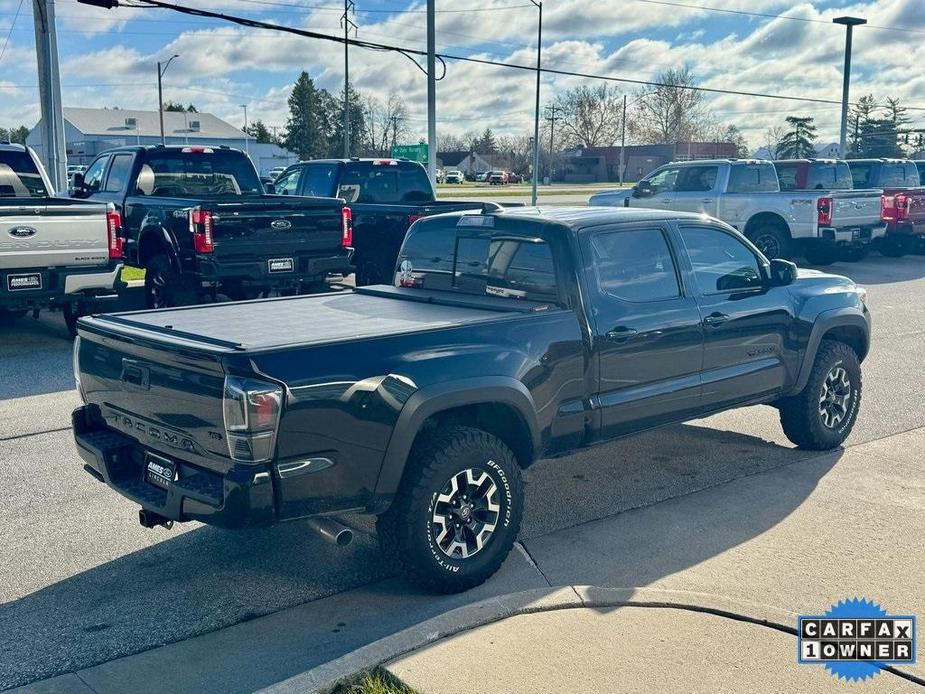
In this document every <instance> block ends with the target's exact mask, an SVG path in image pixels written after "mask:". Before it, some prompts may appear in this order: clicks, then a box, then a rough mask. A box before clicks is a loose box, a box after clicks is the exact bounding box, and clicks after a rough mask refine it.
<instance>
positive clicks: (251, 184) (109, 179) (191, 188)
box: [73, 145, 353, 308]
mask: <svg viewBox="0 0 925 694" xmlns="http://www.w3.org/2000/svg"><path fill="white" fill-rule="evenodd" d="M74 179H75V180H74V186H73V188H74V195H75V197H80V198H91V199H93V200H104V201H106V202H111V203H114V204H115V206H116V209H117V211H118V212H120V213H121V215H122V224H123V227H122V229H123V231H122V234H123V236H124V253H125V261H126V264H128V265H134V266H136V267H140V268H144V269H145V294H146V298H147V305H148V306H149V307H150V308H160V307H164V306H182V305H187V304H195V303H199V302H200V301H201V300H202V299H203V298H204V297H205V296H208V295H209V294H212V295H214V294H215V293H217V292H219V291H220V292H221V293H223V294H225V295H227V296H229V297H230V298H232V299H247V298H253V297H255V296H257V295H258V294H260V293H262V292H267V291H269V290H271V289H275V290H280V291H281V292H283V293H286V292H288V293H295V292H299V291H305V290H307V289H313V288H316V287H319V286H321V285H322V284H323V282H324V281H325V278H326V277H327V276H328V275H331V274H348V273H350V272H352V270H353V268H352V266H351V264H350V255H351V243H352V240H351V238H350V231H351V230H350V227H349V219H348V217H347V214H348V213H345V212H344V206H343V202H342V201H340V200H333V199H317V198H304V197H284V196H279V195H267V194H265V193H264V191H263V186H262V184H261V183H260V179H259V178H258V176H257V172H256V170H255V169H254V165H253V164H252V163H251V160H250V159H249V158H248V157H247V155H245V154H244V152H241V151H239V150H236V149H230V148H226V147H215V148H212V147H181V146H177V147H172V146H170V147H164V146H160V145H158V146H144V147H121V148H119V149H113V150H110V151H108V152H104V153H103V154H101V155H100V156H99V157H97V158H96V160H94V161H93V163H92V164H90V166H89V167H88V168H87V170H86V172H85V173H83V174H76V175H75V177H74Z"/></svg>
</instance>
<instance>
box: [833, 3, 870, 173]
mask: <svg viewBox="0 0 925 694" xmlns="http://www.w3.org/2000/svg"><path fill="white" fill-rule="evenodd" d="M832 22H833V23H835V24H843V25H844V26H845V70H844V74H843V75H842V91H841V131H840V135H839V140H838V154H839V156H840V157H841V158H842V159H844V158H845V156H846V155H847V151H846V150H847V143H848V88H849V86H850V84H851V37H852V33H853V31H854V27H856V26H859V25H861V24H867V20H866V19H862V18H860V17H836V18H835V19H833V20H832Z"/></svg>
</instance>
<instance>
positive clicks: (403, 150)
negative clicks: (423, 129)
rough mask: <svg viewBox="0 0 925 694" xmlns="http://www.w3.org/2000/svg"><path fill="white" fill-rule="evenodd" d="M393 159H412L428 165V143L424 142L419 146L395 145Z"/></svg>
mask: <svg viewBox="0 0 925 694" xmlns="http://www.w3.org/2000/svg"><path fill="white" fill-rule="evenodd" d="M392 157H393V158H394V159H410V160H411V161H417V162H420V163H422V164H426V163H427V143H425V142H422V143H420V144H417V145H395V146H393V147H392Z"/></svg>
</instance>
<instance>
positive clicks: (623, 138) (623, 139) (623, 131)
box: [620, 94, 626, 188]
mask: <svg viewBox="0 0 925 694" xmlns="http://www.w3.org/2000/svg"><path fill="white" fill-rule="evenodd" d="M625 151H626V94H624V95H623V118H621V119H620V187H621V188H622V187H623V169H624V168H625V165H624V161H625V155H624V152H625Z"/></svg>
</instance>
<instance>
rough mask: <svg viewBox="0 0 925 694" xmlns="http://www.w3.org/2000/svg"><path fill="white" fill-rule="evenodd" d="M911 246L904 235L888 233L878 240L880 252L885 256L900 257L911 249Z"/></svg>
mask: <svg viewBox="0 0 925 694" xmlns="http://www.w3.org/2000/svg"><path fill="white" fill-rule="evenodd" d="M911 246H912V244H911V243H910V242H909V240H908V238H907V237H906V236H903V235H900V234H888V235H887V236H884V237H883V239H882V240H881V241H880V253H882V254H883V255H885V256H886V257H887V258H902V257H903V256H904V255H906V254H907V253H908V252H909V251H910V250H911Z"/></svg>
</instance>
